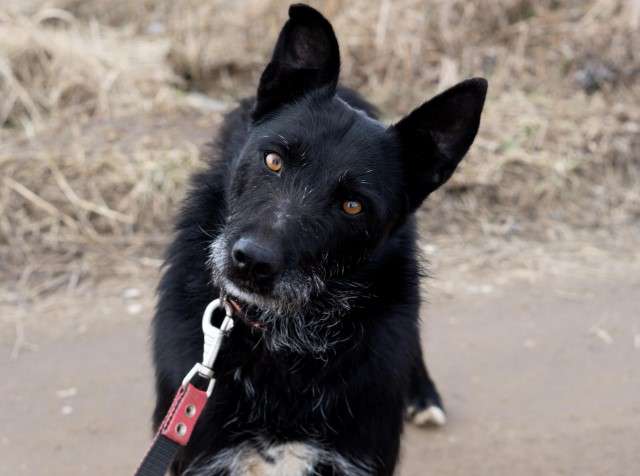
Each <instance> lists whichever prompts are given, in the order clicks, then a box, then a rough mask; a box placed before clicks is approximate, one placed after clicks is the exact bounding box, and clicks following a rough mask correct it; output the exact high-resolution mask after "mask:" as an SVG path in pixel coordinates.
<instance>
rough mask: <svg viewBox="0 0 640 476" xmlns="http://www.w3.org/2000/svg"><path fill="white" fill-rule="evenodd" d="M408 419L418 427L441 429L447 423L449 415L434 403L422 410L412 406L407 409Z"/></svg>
mask: <svg viewBox="0 0 640 476" xmlns="http://www.w3.org/2000/svg"><path fill="white" fill-rule="evenodd" d="M407 419H408V420H409V421H410V422H411V423H413V424H414V425H416V426H422V427H429V426H430V427H441V426H444V425H445V424H446V423H447V414H446V413H445V412H444V410H443V409H442V407H440V406H438V405H436V404H434V403H429V404H428V405H426V406H423V407H422V408H419V407H416V406H413V405H411V406H409V407H408V408H407Z"/></svg>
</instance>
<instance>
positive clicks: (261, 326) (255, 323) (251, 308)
mask: <svg viewBox="0 0 640 476" xmlns="http://www.w3.org/2000/svg"><path fill="white" fill-rule="evenodd" d="M227 301H228V302H229V304H230V305H231V307H232V309H233V315H234V317H237V318H239V319H240V320H242V321H243V322H244V323H245V324H247V325H248V326H249V327H250V328H252V329H255V330H259V331H265V330H266V329H267V324H266V323H265V322H263V321H262V320H261V319H260V310H259V309H258V308H257V307H256V306H255V305H253V304H248V303H246V302H243V301H241V300H239V299H238V298H236V297H232V296H227Z"/></svg>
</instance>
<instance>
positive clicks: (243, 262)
mask: <svg viewBox="0 0 640 476" xmlns="http://www.w3.org/2000/svg"><path fill="white" fill-rule="evenodd" d="M231 258H232V260H233V267H234V269H235V271H236V272H237V273H238V274H239V275H241V276H242V277H243V278H244V279H249V280H258V281H261V282H264V281H266V280H269V279H271V278H273V277H274V276H275V275H276V274H278V272H279V271H280V268H281V266H282V257H281V255H280V253H279V252H278V250H277V249H276V247H275V246H269V245H267V244H263V243H259V242H257V241H256V239H254V238H246V237H243V238H240V239H239V240H238V241H236V242H235V244H234V245H233V248H232V250H231Z"/></svg>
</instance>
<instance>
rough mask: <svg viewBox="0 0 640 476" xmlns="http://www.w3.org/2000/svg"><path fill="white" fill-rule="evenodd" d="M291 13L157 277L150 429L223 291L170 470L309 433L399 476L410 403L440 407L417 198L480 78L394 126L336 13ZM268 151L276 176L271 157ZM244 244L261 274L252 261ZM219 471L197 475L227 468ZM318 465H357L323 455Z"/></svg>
mask: <svg viewBox="0 0 640 476" xmlns="http://www.w3.org/2000/svg"><path fill="white" fill-rule="evenodd" d="M289 16H290V19H289V20H288V22H287V24H286V25H285V26H284V28H283V31H282V33H281V35H280V38H279V39H278V42H277V44H276V49H275V51H274V55H273V58H272V59H271V62H270V63H269V65H268V66H267V68H266V70H265V72H264V73H263V75H262V78H261V81H260V85H259V87H258V95H257V97H256V98H254V99H248V100H245V101H243V102H242V103H241V104H240V106H239V107H238V108H237V109H235V110H234V111H232V112H231V113H230V114H229V115H228V116H227V117H226V119H225V122H224V125H223V127H222V130H221V131H220V133H219V137H218V140H217V142H216V147H215V150H214V153H213V154H212V157H211V160H210V162H209V165H208V167H207V168H206V169H205V170H204V171H202V172H200V173H198V174H196V175H195V176H194V178H193V180H192V182H191V188H190V191H189V193H188V196H187V198H186V201H185V204H184V206H183V209H182V211H181V213H180V215H179V220H178V223H177V227H176V230H177V234H176V237H175V240H174V241H173V243H172V244H171V246H170V248H169V251H168V255H167V264H166V268H165V271H164V276H163V278H162V281H161V284H160V287H159V294H160V299H159V303H158V308H157V313H156V316H155V319H154V321H153V357H154V364H155V369H156V389H157V405H156V409H155V414H154V424H155V425H156V426H157V425H158V424H159V422H160V420H161V419H162V417H163V416H164V414H165V412H166V411H167V409H168V407H169V404H170V402H171V399H172V397H173V395H174V393H175V391H176V389H177V388H178V386H179V385H180V382H181V380H182V378H183V377H184V375H185V374H186V373H187V372H188V371H189V369H190V368H191V367H192V366H193V364H194V363H195V362H197V361H198V360H199V359H200V357H201V353H202V333H201V328H200V319H201V316H202V312H203V310H204V308H205V306H206V305H207V303H208V302H210V301H211V300H212V299H214V298H216V297H218V295H219V294H220V290H221V288H223V289H226V290H227V291H228V292H229V294H230V296H231V297H232V298H233V299H235V300H236V301H237V302H238V303H239V305H240V306H241V307H242V314H243V316H238V318H237V319H236V326H235V328H234V330H233V332H232V334H231V336H230V338H229V339H228V341H227V342H226V343H225V346H224V348H223V350H222V352H221V354H220V357H219V359H218V362H217V363H216V370H217V376H218V379H217V384H216V387H215V393H214V396H213V399H212V401H211V402H210V404H209V406H208V407H207V410H206V411H205V414H204V415H203V416H202V418H201V420H200V422H199V424H198V426H197V428H196V430H195V433H194V435H193V437H192V439H191V442H190V444H189V446H188V447H187V448H186V449H185V450H184V451H182V452H181V453H180V455H179V458H178V461H177V462H176V464H175V466H174V472H175V474H182V473H183V472H185V470H186V469H187V468H188V467H189V466H190V465H194V466H192V468H193V467H195V466H197V465H198V464H201V463H202V462H203V461H205V460H209V461H212V459H215V457H216V455H220V454H221V453H220V452H221V451H222V450H224V449H229V448H238V447H240V446H242V447H245V448H247V447H253V448H255V451H256V452H257V454H260V455H263V459H264V460H265V461H266V462H267V463H268V464H272V463H273V461H271V459H272V458H271V457H270V456H269V455H268V451H267V450H268V446H269V445H275V444H278V443H283V442H306V443H310V444H313V445H315V446H317V447H319V448H322V449H323V450H324V451H326V452H327V454H336V455H340V457H342V458H344V460H345V461H348V462H349V463H350V464H352V465H353V466H352V467H351V469H352V470H353V471H355V472H357V471H356V470H361V471H362V473H361V474H372V475H389V474H392V473H393V471H394V468H395V466H396V461H397V457H398V447H399V441H400V434H401V431H402V426H403V414H404V412H405V408H406V406H407V404H408V403H411V404H413V405H414V406H417V407H418V409H421V408H425V407H426V406H428V405H431V404H436V405H441V403H440V397H439V396H438V394H437V391H436V389H435V386H434V385H433V383H432V381H431V379H430V378H429V376H428V374H427V372H426V369H425V367H424V364H423V362H422V352H421V349H420V342H419V329H418V311H419V304H420V292H419V278H420V271H419V264H418V259H417V257H416V250H415V242H416V232H415V225H414V217H413V211H414V210H415V209H416V208H417V207H418V206H419V205H420V203H421V202H422V201H423V200H424V199H425V198H426V196H427V195H428V194H429V193H431V192H432V191H433V190H435V189H436V188H437V187H438V186H440V185H441V184H442V183H444V182H445V181H446V180H447V179H448V178H449V176H450V175H451V174H452V173H453V170H454V169H455V167H456V166H457V164H458V163H459V161H460V160H461V159H462V156H463V155H464V154H465V153H466V151H467V149H468V148H469V146H470V145H471V143H472V141H473V138H474V137H475V134H476V131H477V129H478V124H479V119H480V112H481V109H482V104H483V102H484V97H485V93H486V82H485V81H484V80H481V79H474V80H469V81H466V82H463V83H461V84H460V85H458V86H456V87H454V88H452V89H450V90H449V91H446V92H445V93H443V94H441V95H439V96H437V97H436V98H434V99H432V100H431V101H429V102H427V103H425V104H424V105H422V106H421V107H419V108H418V109H416V110H415V111H414V112H412V113H411V114H410V115H409V116H407V117H406V118H405V119H403V120H402V121H400V122H399V123H398V124H397V125H396V126H391V127H386V126H383V125H382V124H381V123H380V122H379V121H378V120H377V119H376V111H375V108H374V107H373V106H371V105H370V104H369V103H367V102H366V101H364V100H363V99H362V98H361V97H360V96H358V95H357V94H356V93H355V92H353V91H350V90H346V89H341V88H338V86H337V83H338V72H339V65H340V60H339V53H338V45H337V41H336V40H335V36H334V34H333V30H332V28H331V25H330V24H329V23H328V22H327V21H326V20H325V19H324V18H323V17H322V16H321V15H320V14H319V13H318V12H316V11H315V10H313V9H311V8H309V7H306V6H303V5H297V6H292V7H291V9H290V11H289ZM270 152H274V153H277V154H278V155H279V156H280V157H281V158H282V160H283V168H282V170H281V171H280V172H279V173H274V172H272V171H271V170H269V169H268V168H267V167H266V166H265V162H264V157H265V155H266V154H268V153H270ZM354 200H355V201H358V202H359V203H361V204H362V208H363V210H362V212H361V213H360V214H357V215H354V216H351V215H347V214H346V213H345V212H344V211H343V209H342V204H343V203H344V202H345V201H354ZM240 239H244V240H245V241H247V240H248V241H249V242H250V244H251V246H252V247H253V248H251V249H250V250H249V251H247V250H244V249H243V252H244V251H247V253H249V254H252V255H251V259H252V260H254V261H256V260H258V259H259V260H262V261H261V262H260V263H259V264H264V265H268V271H269V272H268V273H262V274H260V276H258V273H257V271H256V272H253V271H251V272H247V268H246V267H244V265H242V266H241V264H242V263H239V261H238V260H237V259H236V258H237V256H236V255H235V254H233V253H235V249H236V248H237V247H238V246H237V244H238V242H239V241H240ZM214 243H216V244H215V245H214ZM232 255H233V256H232ZM243 256H244V255H243ZM252 264H255V263H254V262H252ZM256 269H257V268H256ZM251 270H254V268H251ZM233 286H235V288H233ZM230 287H232V289H230ZM233 289H236V291H237V289H241V290H242V291H243V292H244V293H245V294H242V295H238V292H234V291H233ZM247 296H250V298H248V299H243V297H245V298H246V297H247ZM210 468H211V469H210V470H209V472H206V473H203V474H211V475H213V474H230V473H228V472H226V471H225V470H218V469H212V468H214V465H212V466H210ZM314 471H315V473H314V474H321V475H325V474H326V475H333V474H335V475H337V474H344V473H345V471H346V470H345V469H344V467H343V466H340V465H338V464H337V463H336V462H335V461H333V460H332V459H331V458H324V459H323V458H319V459H318V462H317V464H316V466H315V468H314Z"/></svg>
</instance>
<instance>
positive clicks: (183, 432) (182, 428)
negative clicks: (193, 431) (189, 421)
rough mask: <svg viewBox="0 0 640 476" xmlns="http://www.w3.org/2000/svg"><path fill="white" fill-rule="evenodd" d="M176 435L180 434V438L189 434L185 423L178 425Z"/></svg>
mask: <svg viewBox="0 0 640 476" xmlns="http://www.w3.org/2000/svg"><path fill="white" fill-rule="evenodd" d="M176 433H178V435H180V436H184V435H186V434H187V425H185V424H184V423H178V424H177V425H176Z"/></svg>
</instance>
